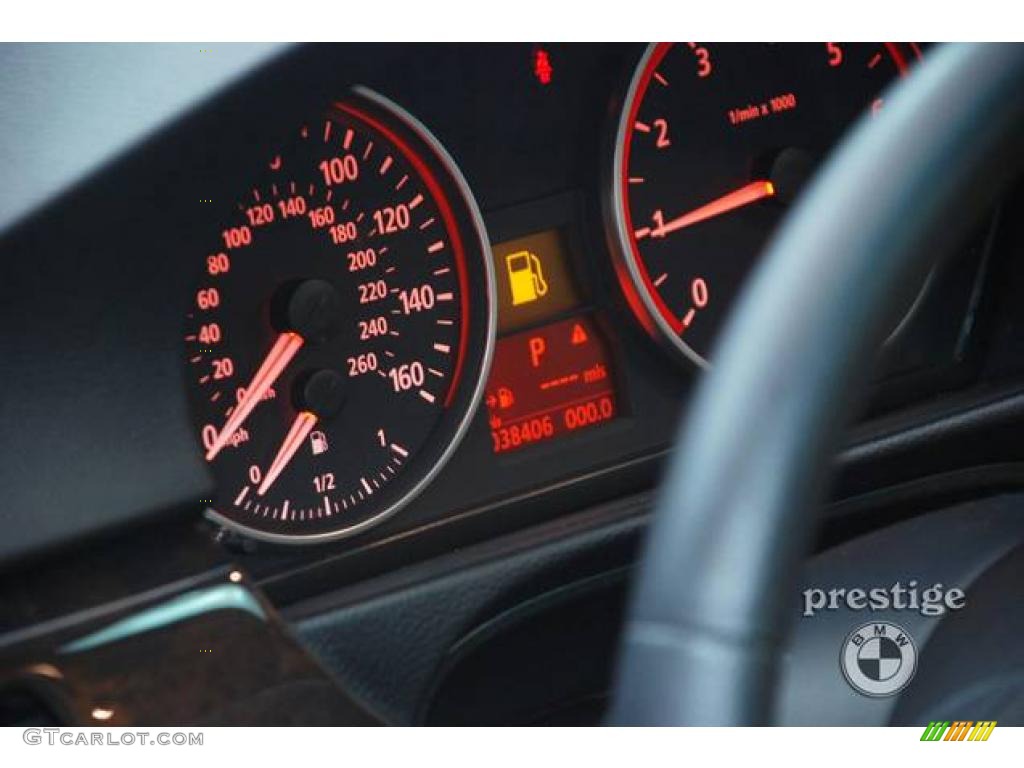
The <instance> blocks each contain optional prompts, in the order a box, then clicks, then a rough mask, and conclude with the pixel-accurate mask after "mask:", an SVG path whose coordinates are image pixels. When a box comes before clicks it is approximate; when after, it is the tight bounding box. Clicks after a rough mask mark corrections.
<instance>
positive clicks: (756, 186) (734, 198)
mask: <svg viewBox="0 0 1024 768" xmlns="http://www.w3.org/2000/svg"><path fill="white" fill-rule="evenodd" d="M774 194H775V185H774V184H772V183H771V182H770V181H752V182H750V183H749V184H746V185H744V186H742V187H740V188H739V189H735V190H733V191H732V192H729V193H728V194H725V195H722V196H721V197H719V198H717V199H715V200H712V201H711V202H710V203H707V204H706V205H702V206H701V207H700V208H694V209H693V210H692V211H690V212H689V213H684V214H683V215H682V216H678V217H676V218H674V219H672V220H671V221H664V220H663V219H662V216H661V211H657V212H655V214H654V223H655V225H656V226H655V227H653V228H652V229H651V233H650V234H651V237H664V236H665V235H667V234H669V233H671V232H675V231H677V230H680V229H683V228H685V227H689V226H692V225H694V224H697V223H699V222H701V221H706V220H707V219H711V218H714V217H715V216H721V215H722V214H723V213H728V212H729V211H734V210H736V209H737V208H742V207H743V206H744V205H750V204H751V203H756V202H757V201H758V200H763V199H764V198H766V197H771V196H772V195H774Z"/></svg>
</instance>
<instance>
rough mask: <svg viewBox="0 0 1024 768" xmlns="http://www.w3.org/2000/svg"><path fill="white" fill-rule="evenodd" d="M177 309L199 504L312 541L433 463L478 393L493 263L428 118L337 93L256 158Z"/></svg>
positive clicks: (402, 488) (392, 499)
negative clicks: (213, 492) (201, 472)
mask: <svg viewBox="0 0 1024 768" xmlns="http://www.w3.org/2000/svg"><path fill="white" fill-rule="evenodd" d="M258 178H259V180H258V182H257V183H256V184H255V185H254V186H252V188H251V189H249V190H248V191H247V192H246V193H245V194H244V196H243V197H242V199H241V200H240V201H239V202H238V205H237V210H235V211H234V214H233V215H232V217H231V218H230V219H229V220H228V221H225V223H224V226H223V230H222V231H221V233H220V239H219V242H216V243H213V244H211V247H210V249H209V251H208V253H207V254H205V256H204V259H205V261H204V265H203V266H204V270H203V277H202V280H201V284H200V285H199V287H198V288H197V290H196V292H195V295H194V296H193V297H192V304H191V308H190V309H189V311H188V313H187V330H186V336H185V342H186V346H187V356H188V368H189V373H190V378H191V380H192V392H191V394H192V401H193V410H194V413H195V414H196V418H197V422H198V424H197V428H198V431H199V435H200V438H201V441H202V448H203V451H204V453H205V457H206V459H207V461H209V462H210V464H211V467H212V468H213V471H214V474H215V476H216V479H217V488H218V491H217V497H216V499H215V501H214V504H213V505H212V507H211V509H210V512H209V514H210V516H211V517H212V518H213V519H215V520H217V521H219V522H222V523H223V524H226V525H228V526H230V527H233V528H236V529H239V530H241V531H243V532H244V533H246V534H249V535H252V536H255V537H257V538H263V539H271V540H278V541H285V542H298V541H317V540H324V539H331V538H338V537H341V536H345V535H350V534H352V533H355V532H357V531H360V530H363V529H364V528H366V527H368V526H370V525H372V524H374V523H376V522H378V521H380V520H382V519H384V518H385V517H387V516H389V515H390V514H392V513H393V512H395V511H397V510H398V509H399V508H400V507H401V506H402V505H404V504H405V503H406V502H408V501H409V500H410V499H411V498H412V497H413V496H415V495H416V494H417V493H418V492H419V491H420V490H421V489H422V488H423V487H424V486H425V485H426V483H427V482H428V481H429V480H430V479H431V478H432V477H433V476H434V474H435V473H436V472H437V471H438V470H439V469H440V467H441V466H442V465H443V463H444V461H445V460H446V459H447V457H448V456H449V455H450V453H451V451H452V450H453V449H454V447H455V445H456V444H457V443H458V441H459V439H460V438H461V436H462V433H463V432H464V430H465V428H466V425H467V423H468V419H469V416H470V415H471V413H472V411H473V410H474V408H475V407H476V404H477V403H478V401H479V398H480V394H481V391H482V379H483V375H484V373H485V371H486V367H487V364H488V362H489V359H490V354H491V350H492V347H493V337H494V307H493V294H494V289H493V285H494V278H493V270H492V267H491V258H490V253H489V249H488V245H487V239H486V237H485V234H484V231H483V227H482V224H481V222H480V216H479V212H478V210H477V207H476V204H475V202H474V201H473V199H472V197H471V195H470V193H469V191H468V189H467V188H466V185H465V182H464V181H463V179H462V177H461V175H460V174H459V172H458V170H457V169H456V167H455V166H454V164H453V163H452V161H451V159H450V158H449V157H448V155H447V154H446V153H445V152H444V150H443V149H442V148H441V147H440V145H439V144H438V143H437V142H436V140H434V139H433V137H432V136H431V135H430V134H429V133H428V132H427V130H426V129H425V128H424V127H423V126H422V125H420V124H419V123H418V122H416V121H415V120H414V119H413V118H412V117H411V116H409V115H408V114H406V113H404V112H403V111H401V110H400V109H399V108H398V107H396V106H395V105H393V104H391V103H390V102H387V101H386V100H384V99H383V98H381V97H379V96H377V95H375V94H371V93H369V92H366V91H357V92H354V93H353V94H352V95H351V96H350V97H349V98H347V99H346V100H345V101H344V102H342V103H338V104H336V105H334V107H333V108H332V109H331V110H330V111H329V113H328V114H327V115H326V117H325V118H324V119H322V120H320V121H318V122H315V123H310V124H308V125H306V126H304V127H302V128H301V130H299V131H298V132H297V135H296V137H295V138H294V140H293V141H292V143H291V144H290V145H289V146H287V147H283V148H282V149H281V152H280V154H278V155H276V156H273V157H271V158H269V159H268V160H267V161H266V162H265V164H264V167H263V169H262V171H261V173H260V174H259V177H258Z"/></svg>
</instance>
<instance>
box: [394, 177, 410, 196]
mask: <svg viewBox="0 0 1024 768" xmlns="http://www.w3.org/2000/svg"><path fill="white" fill-rule="evenodd" d="M408 180H409V174H406V175H405V176H403V177H402V178H400V179H399V180H398V183H397V184H396V185H395V191H396V192H397V191H398V190H400V189H401V188H402V187H404V186H405V182H407V181H408Z"/></svg>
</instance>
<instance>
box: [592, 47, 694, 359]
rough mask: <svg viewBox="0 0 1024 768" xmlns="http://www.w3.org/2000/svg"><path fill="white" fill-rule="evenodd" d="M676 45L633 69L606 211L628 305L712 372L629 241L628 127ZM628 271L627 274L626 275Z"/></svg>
mask: <svg viewBox="0 0 1024 768" xmlns="http://www.w3.org/2000/svg"><path fill="white" fill-rule="evenodd" d="M672 45H673V43H650V44H648V46H647V48H646V49H645V50H644V52H643V54H642V55H641V56H640V60H639V61H638V62H637V64H636V66H635V67H634V69H633V75H632V77H631V78H630V81H629V86H628V87H627V89H626V95H625V99H624V100H623V102H622V106H621V108H620V109H619V118H618V122H617V124H616V127H615V149H614V151H613V153H612V173H611V180H610V185H609V186H610V187H611V189H610V190H609V192H610V196H609V197H610V200H609V204H610V206H611V208H610V210H608V211H606V215H607V218H608V220H610V221H611V223H612V229H613V232H612V235H613V237H612V243H611V244H610V245H611V252H612V256H613V258H614V260H615V268H616V274H617V275H618V278H619V284H620V286H621V287H622V290H623V293H625V296H626V301H627V302H628V303H629V306H630V308H631V309H632V310H633V312H634V314H635V315H636V316H637V318H638V319H639V320H640V322H641V324H642V325H643V326H644V328H645V330H647V332H648V333H649V334H650V335H652V336H654V337H655V338H656V339H658V340H659V341H662V342H666V343H668V344H670V345H671V349H672V350H673V351H676V352H681V353H682V354H683V355H684V357H686V358H687V359H688V360H689V361H690V362H692V363H693V364H694V365H696V366H698V367H700V368H705V369H707V368H710V363H708V361H707V360H705V359H704V358H703V357H702V356H701V355H700V354H698V353H697V351H696V350H694V349H693V347H691V346H690V345H689V344H687V343H686V342H685V341H683V338H682V337H681V336H680V335H679V334H677V333H676V332H675V330H674V329H673V328H672V326H671V325H669V323H668V320H667V319H666V318H665V315H666V312H665V311H663V309H662V308H661V307H659V306H658V294H657V291H655V290H654V286H653V285H651V284H650V278H649V277H648V275H647V271H646V270H645V269H643V268H642V267H641V266H640V261H639V260H640V256H639V254H638V253H637V252H636V243H634V242H633V239H632V238H631V237H630V232H631V231H632V230H631V225H630V222H629V221H627V218H628V217H629V210H628V209H627V207H626V197H625V188H626V175H625V174H626V163H627V162H628V160H629V156H628V154H627V149H626V138H627V132H628V127H629V126H630V125H632V124H633V121H634V120H635V119H636V113H637V111H638V110H639V108H640V102H639V100H638V99H637V94H638V93H639V91H640V89H641V87H643V88H646V86H647V83H648V81H649V80H650V79H651V74H652V73H653V71H654V69H655V67H657V65H658V63H659V62H660V61H661V59H662V58H663V57H664V56H665V54H666V53H667V52H668V50H669V48H671V47H672ZM623 270H625V274H623Z"/></svg>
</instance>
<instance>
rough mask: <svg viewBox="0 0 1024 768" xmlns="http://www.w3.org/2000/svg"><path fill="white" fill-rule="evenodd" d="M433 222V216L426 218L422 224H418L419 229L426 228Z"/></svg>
mask: <svg viewBox="0 0 1024 768" xmlns="http://www.w3.org/2000/svg"><path fill="white" fill-rule="evenodd" d="M433 223H434V217H433V216H431V217H430V218H429V219H427V220H426V221H424V222H423V223H422V224H420V229H426V228H427V227H429V226H430V225H431V224H433Z"/></svg>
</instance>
